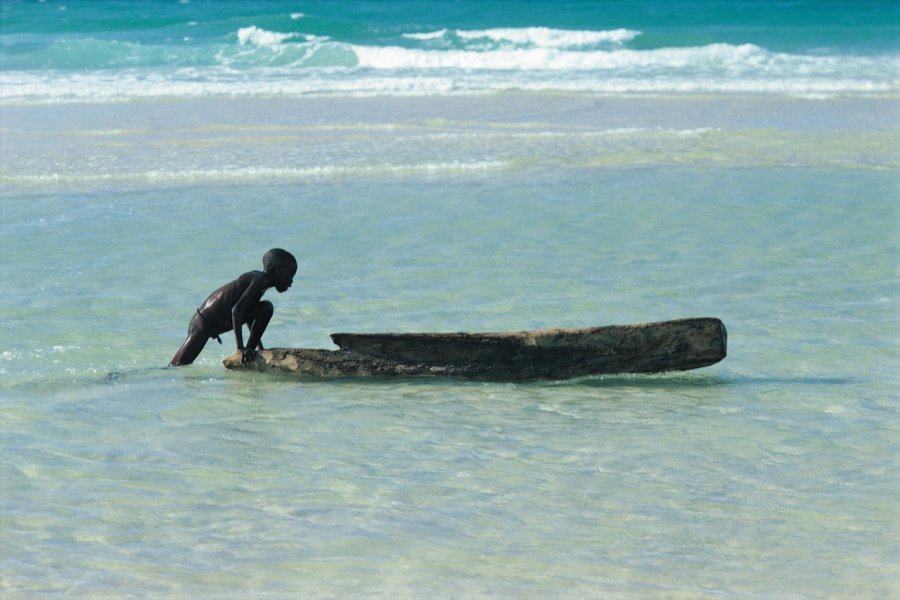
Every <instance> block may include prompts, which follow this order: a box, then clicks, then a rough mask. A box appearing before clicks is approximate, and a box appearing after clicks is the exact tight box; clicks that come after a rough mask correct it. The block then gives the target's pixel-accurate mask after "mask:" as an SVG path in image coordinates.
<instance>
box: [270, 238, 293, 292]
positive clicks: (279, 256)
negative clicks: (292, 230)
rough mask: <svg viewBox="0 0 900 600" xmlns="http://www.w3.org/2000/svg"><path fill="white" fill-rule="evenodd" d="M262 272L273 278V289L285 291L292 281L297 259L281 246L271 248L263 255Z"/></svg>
mask: <svg viewBox="0 0 900 600" xmlns="http://www.w3.org/2000/svg"><path fill="white" fill-rule="evenodd" d="M263 272H264V273H265V274H266V275H268V276H270V277H271V278H272V279H274V280H275V289H276V290H278V291H279V292H285V291H287V289H288V288H289V287H291V284H292V283H293V282H294V275H296V273H297V259H296V258H294V256H293V255H292V254H291V253H290V252H288V251H287V250H282V249H281V248H272V249H271V250H269V251H268V252H266V254H265V255H264V256H263Z"/></svg>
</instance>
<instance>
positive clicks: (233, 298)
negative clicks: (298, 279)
mask: <svg viewBox="0 0 900 600" xmlns="http://www.w3.org/2000/svg"><path fill="white" fill-rule="evenodd" d="M296 273H297V260H296V259H295V258H294V257H293V256H292V255H291V253H290V252H287V251H286V250H282V249H281V248H272V249H271V250H269V251H268V252H266V254H265V256H263V270H262V271H250V272H248V273H244V274H243V275H241V276H240V277H238V278H237V279H235V280H234V281H231V282H229V283H226V284H225V285H223V286H222V287H220V288H219V289H217V290H216V291H214V292H213V293H212V294H210V295H209V298H207V299H206V302H204V303H203V305H202V306H200V308H198V309H197V311H196V312H195V313H194V317H193V318H192V319H191V322H190V324H189V325H188V335H187V339H186V340H184V343H183V344H181V348H179V349H178V352H176V353H175V356H173V357H172V360H171V362H169V366H173V367H174V366H178V365H189V364H191V363H192V362H194V359H195V358H197V355H199V354H200V352H201V351H202V350H203V347H204V346H205V345H206V341H207V340H208V339H209V338H216V340H218V342H219V343H220V344H221V343H222V340H221V339H220V338H219V336H220V335H221V334H223V333H225V332H227V331H228V330H233V331H234V338H235V341H236V342H237V349H238V352H240V353H241V362H243V363H244V364H247V363H248V362H250V361H251V360H252V359H253V355H254V354H255V353H256V350H262V349H263V345H262V335H263V333H264V332H265V331H266V326H267V325H268V324H269V320H270V319H271V318H272V313H273V312H274V309H273V307H272V303H271V302H269V301H268V300H262V295H263V294H264V293H265V292H266V290H267V289H269V288H271V287H274V288H275V289H276V290H278V291H279V292H285V291H287V289H288V288H290V287H291V284H292V283H293V282H294V275H295V274H296ZM244 323H246V324H247V326H248V327H249V328H250V338H249V339H248V340H247V346H246V347H245V346H244V337H243V335H242V333H241V326H242V325H244Z"/></svg>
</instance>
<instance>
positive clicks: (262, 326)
mask: <svg viewBox="0 0 900 600" xmlns="http://www.w3.org/2000/svg"><path fill="white" fill-rule="evenodd" d="M274 312H275V309H274V307H273V306H272V303H271V302H269V301H268V300H263V301H262V302H260V303H259V304H257V305H256V306H255V307H254V308H253V310H252V311H251V312H250V315H249V318H248V319H247V327H249V328H250V337H249V338H247V348H249V349H250V350H256V349H257V348H259V349H261V348H262V336H263V333H265V332H266V327H268V326H269V321H270V320H271V319H272V314H273V313H274Z"/></svg>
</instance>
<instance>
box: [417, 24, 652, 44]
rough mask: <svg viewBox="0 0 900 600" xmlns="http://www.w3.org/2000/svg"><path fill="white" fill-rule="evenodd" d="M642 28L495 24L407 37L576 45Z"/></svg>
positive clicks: (623, 37)
mask: <svg viewBox="0 0 900 600" xmlns="http://www.w3.org/2000/svg"><path fill="white" fill-rule="evenodd" d="M640 33H641V32H639V31H634V30H631V29H613V30H609V31H579V30H567V29H552V28H549V27H524V28H496V29H477V30H449V29H440V30H438V31H432V32H425V33H406V34H404V35H403V37H406V38H408V39H414V40H420V41H431V40H439V39H444V38H451V37H456V38H459V39H460V40H463V41H467V42H471V41H479V40H490V41H492V42H495V43H500V44H504V43H506V44H514V45H519V46H524V47H536V48H577V47H583V46H592V45H597V44H624V43H626V42H628V41H631V40H632V39H634V38H635V37H637V36H639V35H640Z"/></svg>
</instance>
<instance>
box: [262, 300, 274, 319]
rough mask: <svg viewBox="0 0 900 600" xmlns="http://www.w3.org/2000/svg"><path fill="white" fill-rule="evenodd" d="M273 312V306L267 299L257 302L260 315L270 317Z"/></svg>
mask: <svg viewBox="0 0 900 600" xmlns="http://www.w3.org/2000/svg"><path fill="white" fill-rule="evenodd" d="M274 312H275V306H274V305H273V304H272V303H271V302H269V301H268V300H263V301H261V302H260V303H259V314H260V316H267V317H271V316H272V314H273V313H274Z"/></svg>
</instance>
